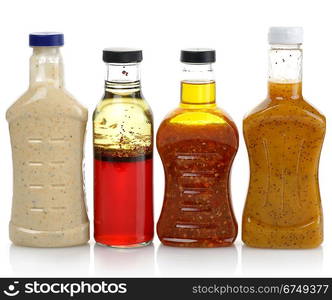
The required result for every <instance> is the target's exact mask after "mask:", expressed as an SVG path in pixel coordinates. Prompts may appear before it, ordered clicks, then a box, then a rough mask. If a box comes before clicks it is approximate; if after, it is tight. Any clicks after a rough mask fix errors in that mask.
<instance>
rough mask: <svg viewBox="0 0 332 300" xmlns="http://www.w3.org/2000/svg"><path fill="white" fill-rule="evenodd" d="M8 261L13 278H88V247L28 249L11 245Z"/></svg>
mask: <svg viewBox="0 0 332 300" xmlns="http://www.w3.org/2000/svg"><path fill="white" fill-rule="evenodd" d="M9 252H10V253H9V261H10V265H11V268H12V271H13V274H14V276H17V277H20V276H28V277H44V276H47V277H57V276H60V277H64V276H65V277H67V276H68V277H81V276H89V267H90V246H89V245H88V244H87V245H84V246H77V247H68V248H28V247H18V246H15V245H11V246H10V249H9Z"/></svg>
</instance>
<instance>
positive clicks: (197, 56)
mask: <svg viewBox="0 0 332 300" xmlns="http://www.w3.org/2000/svg"><path fill="white" fill-rule="evenodd" d="M215 61H216V51H215V50H213V49H209V48H190V49H184V50H181V62H184V63H191V64H206V63H214V62H215Z"/></svg>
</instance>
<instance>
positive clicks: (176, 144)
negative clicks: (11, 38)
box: [157, 49, 239, 247]
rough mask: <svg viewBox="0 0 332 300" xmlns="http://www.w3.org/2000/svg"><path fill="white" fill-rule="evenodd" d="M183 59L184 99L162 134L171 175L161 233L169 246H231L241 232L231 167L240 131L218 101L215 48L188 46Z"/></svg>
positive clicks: (159, 138) (160, 145)
mask: <svg viewBox="0 0 332 300" xmlns="http://www.w3.org/2000/svg"><path fill="white" fill-rule="evenodd" d="M181 61H182V63H183V72H182V81H181V103H180V106H179V107H178V108H176V109H175V110H173V111H172V112H171V113H170V114H168V115H167V116H166V118H165V119H164V120H163V122H162V123H161V125H160V127H159V129H158V134H157V148H158V151H159V154H160V157H161V159H162V162H163V166H164V170H165V177H166V178H165V181H166V183H165V196H164V203H163V208H162V212H161V215H160V218H159V221H158V225H157V232H158V236H159V239H160V240H161V242H162V243H163V244H165V245H169V246H180V247H221V246H228V245H230V244H232V243H233V242H234V240H235V238H236V235H237V223H236V220H235V216H234V213H233V209H232V204H231V193H230V171H231V166H232V163H233V160H234V157H235V155H236V152H237V149H238V143H239V140H238V131H237V128H236V126H235V124H234V122H233V121H232V120H231V118H230V117H229V116H228V115H227V114H226V113H225V112H224V111H223V110H221V109H220V108H218V107H217V105H216V97H215V96H216V92H215V89H216V86H215V80H214V72H213V67H212V64H213V63H214V62H215V51H214V50H212V49H187V50H182V52H181Z"/></svg>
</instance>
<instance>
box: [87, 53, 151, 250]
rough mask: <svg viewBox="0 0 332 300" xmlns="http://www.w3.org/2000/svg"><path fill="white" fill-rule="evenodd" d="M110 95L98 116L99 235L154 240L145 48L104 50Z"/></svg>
mask: <svg viewBox="0 0 332 300" xmlns="http://www.w3.org/2000/svg"><path fill="white" fill-rule="evenodd" d="M103 60H104V62H105V63H106V67H107V75H106V80H105V94H104V97H103V99H102V100H101V102H100V103H99V104H98V106H97V108H96V110H95V112H94V115H93V146H94V217H95V221H94V236H95V240H96V242H98V243H100V244H104V245H107V246H112V247H125V248H129V247H139V246H145V245H148V244H149V243H150V242H151V241H152V239H153V160H152V154H153V119H152V112H151V110H150V107H149V105H148V103H147V102H146V101H145V99H144V97H143V95H142V91H141V81H140V62H141V61H142V51H141V50H134V49H122V48H120V49H117V48H111V49H105V50H104V52H103Z"/></svg>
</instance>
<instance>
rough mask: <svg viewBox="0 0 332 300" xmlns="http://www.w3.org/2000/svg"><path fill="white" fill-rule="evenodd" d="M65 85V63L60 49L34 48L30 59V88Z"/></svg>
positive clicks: (60, 86)
mask: <svg viewBox="0 0 332 300" xmlns="http://www.w3.org/2000/svg"><path fill="white" fill-rule="evenodd" d="M39 84H48V85H51V86H54V87H57V88H62V87H63V85H64V78H63V61H62V56H61V53H60V48H59V47H34V48H33V53H32V56H31V57H30V86H35V85H39Z"/></svg>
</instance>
